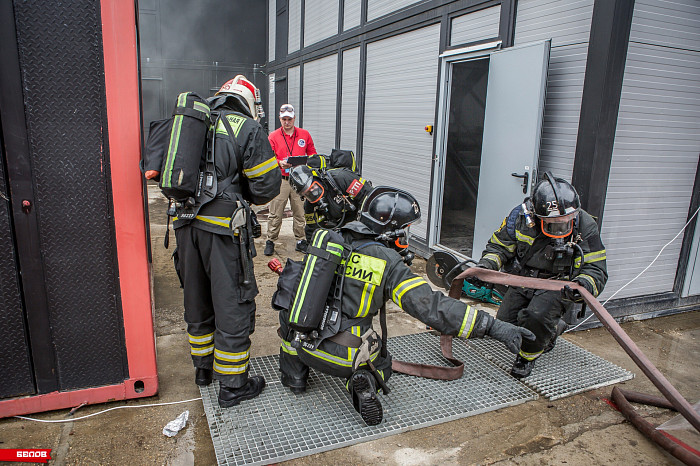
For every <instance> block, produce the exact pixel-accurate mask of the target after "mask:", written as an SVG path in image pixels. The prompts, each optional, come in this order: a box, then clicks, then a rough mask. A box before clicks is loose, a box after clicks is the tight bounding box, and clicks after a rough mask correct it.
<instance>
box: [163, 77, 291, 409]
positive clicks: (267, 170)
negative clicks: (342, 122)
mask: <svg viewBox="0 0 700 466" xmlns="http://www.w3.org/2000/svg"><path fill="white" fill-rule="evenodd" d="M207 103H208V104H209V106H210V107H211V111H212V116H215V117H214V118H212V120H211V123H212V125H211V126H210V128H209V134H210V138H209V139H208V146H207V149H206V153H207V159H208V160H210V161H211V157H212V156H213V163H214V164H215V171H212V172H211V174H212V175H213V176H215V183H214V186H215V196H213V200H211V201H209V202H207V203H206V204H204V205H202V206H199V205H198V204H199V203H197V204H196V205H195V207H196V208H195V209H194V211H193V209H192V208H190V207H188V206H186V205H183V206H181V207H178V206H177V205H176V206H175V208H174V210H175V211H174V212H172V214H173V217H174V221H173V228H174V229H175V236H176V238H177V249H176V252H175V253H174V254H173V257H174V259H175V268H176V270H177V272H178V275H179V277H180V280H181V283H182V286H183V288H184V305H185V321H186V322H187V335H188V338H189V343H190V353H191V356H192V361H193V363H194V367H195V383H196V384H197V385H208V384H210V383H211V382H212V378H215V379H217V380H218V381H219V383H220V390H219V396H218V401H219V405H220V406H221V407H224V408H227V407H231V406H234V405H237V404H238V403H240V402H241V401H243V400H248V399H251V398H254V397H256V396H257V395H259V394H260V392H261V391H262V389H263V387H264V386H265V379H264V378H263V377H261V376H249V375H248V358H249V349H250V337H249V336H250V334H251V333H253V330H254V329H255V296H256V295H257V294H258V288H257V284H256V282H255V277H254V275H253V266H252V257H254V256H255V247H254V245H253V237H255V236H259V235H260V231H259V224H258V225H256V222H255V219H254V216H253V215H252V213H251V210H250V206H249V203H254V204H264V203H266V202H269V201H270V200H271V199H273V198H274V197H275V196H276V195H277V194H278V193H279V187H280V183H281V175H280V171H279V170H278V169H277V161H276V158H275V154H274V153H273V152H272V149H271V147H270V143H269V142H268V140H267V135H266V134H265V132H264V131H263V129H262V127H261V126H260V124H259V123H258V119H259V117H260V109H261V108H262V107H261V106H260V102H259V92H258V90H257V88H256V87H255V86H254V85H253V84H252V83H251V82H250V81H248V80H247V79H246V78H245V77H243V76H242V75H238V76H236V77H235V78H234V79H232V80H230V81H228V82H226V83H225V84H224V85H223V87H222V88H221V90H219V91H218V92H217V93H216V94H215V96H213V97H211V98H209V99H208V100H207ZM173 132H174V131H173ZM207 183H208V184H209V181H207ZM171 207H172V203H171ZM183 214H184V215H183Z"/></svg>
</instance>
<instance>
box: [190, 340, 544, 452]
mask: <svg viewBox="0 0 700 466" xmlns="http://www.w3.org/2000/svg"><path fill="white" fill-rule="evenodd" d="M389 349H390V351H391V353H392V354H393V355H394V356H395V357H396V358H399V359H403V360H409V361H415V362H422V363H430V364H442V365H444V364H445V363H446V361H445V360H444V359H443V358H442V356H441V354H440V344H439V337H437V336H434V335H431V334H429V333H422V334H417V335H406V336H401V337H394V338H390V339H389ZM454 353H455V355H456V356H457V357H458V358H460V359H462V360H463V361H465V370H464V376H463V377H462V378H461V379H459V380H453V381H441V380H430V379H422V378H419V377H412V376H407V375H403V374H394V375H393V376H392V378H391V380H390V382H389V385H390V388H391V393H390V394H389V395H388V396H385V395H380V397H381V401H382V405H383V406H384V420H383V421H382V423H381V424H380V425H378V426H373V427H369V426H366V425H365V424H364V423H363V422H362V419H361V418H360V416H359V414H357V412H355V410H354V409H353V407H352V401H351V400H350V397H349V395H348V393H347V391H346V389H345V386H344V380H341V379H338V378H335V377H330V376H328V375H325V374H323V373H320V372H318V371H313V370H312V371H311V375H310V377H309V383H308V388H307V391H306V393H304V394H302V395H294V394H292V393H291V391H290V390H289V389H287V388H285V387H283V386H282V384H281V383H280V381H279V371H278V367H279V364H278V357H277V356H265V357H261V358H253V359H252V360H251V373H253V374H256V375H263V376H264V377H265V379H266V380H267V383H268V385H267V387H266V388H265V390H264V391H263V393H262V395H260V396H259V397H258V398H255V399H254V400H251V401H246V402H243V403H241V405H239V406H237V407H234V408H229V409H221V408H219V405H218V403H217V392H218V385H217V384H216V383H215V384H212V385H209V386H208V387H200V391H201V393H202V400H203V401H204V409H205V412H206V415H207V420H208V421H209V429H210V431H211V436H212V441H213V443H214V451H215V453H216V458H217V462H218V463H219V464H225V465H240V464H269V463H276V462H278V461H283V460H289V459H292V458H298V457H302V456H306V455H311V454H314V453H318V452H322V451H327V450H332V449H335V448H340V447H343V446H347V445H353V444H356V443H359V442H364V441H368V440H372V439H376V438H380V437H386V436H389V435H393V434H396V433H399V432H404V431H407V430H413V429H416V428H419V427H427V426H430V425H435V424H439V423H443V422H447V421H451V420H454V419H459V418H463V417H467V416H472V415H475V414H480V413H484V412H488V411H492V410H495V409H499V408H503V407H506V406H513V405H516V404H520V403H524V402H526V401H529V400H534V399H537V394H536V393H534V392H532V391H531V390H529V389H528V388H527V387H525V386H524V385H522V384H521V383H519V382H518V381H516V380H515V379H513V378H512V377H510V376H508V375H507V374H505V373H503V372H501V371H499V370H498V369H496V368H495V367H494V366H493V365H492V364H491V363H490V362H489V361H487V360H486V359H484V358H483V357H481V356H480V355H479V353H477V352H476V351H474V350H473V349H471V348H468V347H467V346H466V345H464V344H463V343H460V342H457V343H456V344H455V351H454Z"/></svg>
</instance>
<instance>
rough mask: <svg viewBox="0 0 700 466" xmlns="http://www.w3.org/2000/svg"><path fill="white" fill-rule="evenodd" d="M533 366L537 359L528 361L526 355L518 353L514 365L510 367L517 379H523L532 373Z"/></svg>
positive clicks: (511, 373)
mask: <svg viewBox="0 0 700 466" xmlns="http://www.w3.org/2000/svg"><path fill="white" fill-rule="evenodd" d="M533 367H535V359H533V360H532V361H528V360H527V359H525V358H524V357H522V356H520V355H518V357H517V358H515V362H514V363H513V367H512V368H511V369H510V375H512V376H513V377H515V378H516V379H522V378H524V377H527V376H528V375H530V372H532V368H533Z"/></svg>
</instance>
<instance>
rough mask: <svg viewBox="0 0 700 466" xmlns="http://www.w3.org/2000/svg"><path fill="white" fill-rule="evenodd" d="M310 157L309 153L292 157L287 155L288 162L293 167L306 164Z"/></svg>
mask: <svg viewBox="0 0 700 466" xmlns="http://www.w3.org/2000/svg"><path fill="white" fill-rule="evenodd" d="M308 159H309V156H308V155H293V156H291V157H287V163H288V164H290V165H291V166H292V167H296V166H298V165H306V161H307V160H308Z"/></svg>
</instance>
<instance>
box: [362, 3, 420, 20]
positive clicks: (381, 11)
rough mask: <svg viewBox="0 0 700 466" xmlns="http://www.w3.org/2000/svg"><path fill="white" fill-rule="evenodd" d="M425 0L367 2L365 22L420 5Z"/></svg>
mask: <svg viewBox="0 0 700 466" xmlns="http://www.w3.org/2000/svg"><path fill="white" fill-rule="evenodd" d="M421 1H425V0H368V1H367V21H372V20H373V19H377V18H379V17H380V16H384V15H387V14H389V13H393V12H394V11H396V10H399V9H401V8H405V7H407V6H411V5H413V4H416V3H420V2H421Z"/></svg>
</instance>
